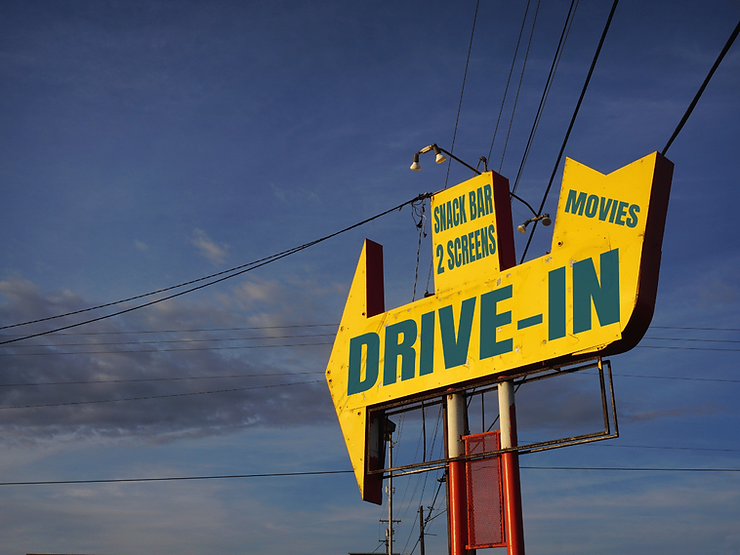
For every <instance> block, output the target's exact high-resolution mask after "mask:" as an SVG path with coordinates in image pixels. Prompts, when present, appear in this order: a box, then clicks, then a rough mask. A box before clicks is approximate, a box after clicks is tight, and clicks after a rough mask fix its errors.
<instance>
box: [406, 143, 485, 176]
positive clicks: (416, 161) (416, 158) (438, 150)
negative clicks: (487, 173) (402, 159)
mask: <svg viewBox="0 0 740 555" xmlns="http://www.w3.org/2000/svg"><path fill="white" fill-rule="evenodd" d="M431 150H433V151H434V152H435V154H436V155H437V163H438V164H441V163H442V162H444V161H445V160H446V158H445V157H444V156H441V154H440V153H442V152H444V153H445V154H446V155H447V156H449V157H450V158H452V159H453V160H457V161H458V162H460V163H461V164H462V165H463V166H465V167H466V168H468V169H469V170H471V171H473V173H475V174H476V175H481V172H480V171H478V170H477V169H475V168H474V167H473V166H470V165H468V164H466V163H465V162H463V161H462V160H460V159H459V158H458V157H457V156H455V155H454V154H452V153H451V152H448V151H446V150H445V149H444V148H440V147H438V146H437V145H436V143H433V144H431V145H428V146H425V147H424V148H422V149H421V150H420V151H419V152H417V153H416V154H414V163H413V164H412V165H411V169H412V170H420V169H421V167H420V166H419V155H420V154H424V153H426V152H429V151H431ZM440 157H441V159H440Z"/></svg>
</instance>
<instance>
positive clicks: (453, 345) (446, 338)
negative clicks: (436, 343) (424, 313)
mask: <svg viewBox="0 0 740 555" xmlns="http://www.w3.org/2000/svg"><path fill="white" fill-rule="evenodd" d="M474 313H475V297H473V298H472V299H466V300H464V301H463V302H462V305H461V307H460V322H459V326H458V331H457V334H456V333H455V320H454V316H453V314H452V306H443V307H442V308H440V309H439V331H440V334H441V335H442V352H443V354H444V359H445V368H447V369H449V368H454V367H455V366H460V365H462V364H465V363H466V362H467V360H468V347H469V346H470V332H471V330H472V328H473V315H474Z"/></svg>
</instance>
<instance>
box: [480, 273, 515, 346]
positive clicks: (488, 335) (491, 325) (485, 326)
mask: <svg viewBox="0 0 740 555" xmlns="http://www.w3.org/2000/svg"><path fill="white" fill-rule="evenodd" d="M511 292H512V288H511V285H507V286H506V287H501V288H499V289H494V290H493V291H489V292H488V293H484V294H483V295H481V297H480V359H481V360H483V359H486V358H490V357H493V356H497V355H502V354H504V353H509V352H511V351H512V349H513V348H514V342H513V340H512V339H511V338H509V339H504V340H503V341H497V340H496V332H497V329H498V328H499V327H500V326H505V325H507V324H511V311H510V310H507V311H506V312H498V306H497V305H498V303H499V302H500V301H503V300H506V299H510V298H511V294H512V293H511Z"/></svg>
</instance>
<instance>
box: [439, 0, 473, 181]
mask: <svg viewBox="0 0 740 555" xmlns="http://www.w3.org/2000/svg"><path fill="white" fill-rule="evenodd" d="M479 4H480V0H476V2H475V14H473V28H472V29H471V30H470V44H468V56H467V58H466V59H465V71H464V72H463V82H462V89H461V90H460V102H459V103H458V105H457V117H456V118H455V130H454V131H453V133H452V145H451V146H450V152H451V153H452V152H454V151H455V139H456V138H457V124H458V123H459V122H460V110H461V109H462V101H463V94H464V93H465V81H466V80H467V78H468V66H469V65H470V52H471V50H472V49H473V37H474V36H475V22H476V21H477V20H478V5H479ZM451 165H452V160H450V161H449V162H447V175H446V176H445V186H444V188H445V189H446V188H447V180H448V179H449V177H450V166H451Z"/></svg>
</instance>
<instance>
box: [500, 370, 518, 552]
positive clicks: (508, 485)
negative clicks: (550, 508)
mask: <svg viewBox="0 0 740 555" xmlns="http://www.w3.org/2000/svg"><path fill="white" fill-rule="evenodd" d="M498 402H499V415H500V422H501V424H500V425H501V448H502V449H508V448H510V447H516V446H517V437H516V405H515V404H514V387H513V384H512V382H511V381H505V382H501V383H499V385H498ZM501 466H502V473H503V486H504V518H505V523H506V541H507V543H508V545H509V549H508V552H509V555H524V521H523V518H522V492H521V488H520V484H519V453H517V452H516V451H510V452H508V453H502V454H501Z"/></svg>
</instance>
